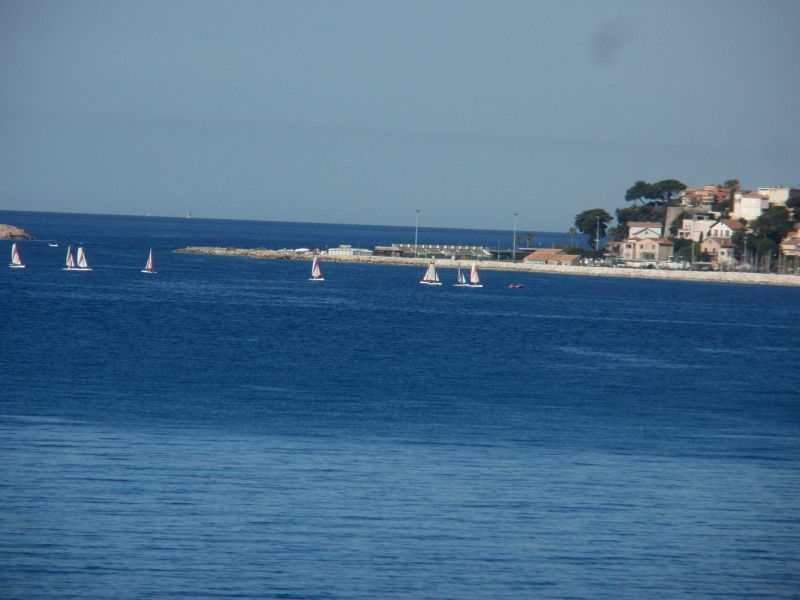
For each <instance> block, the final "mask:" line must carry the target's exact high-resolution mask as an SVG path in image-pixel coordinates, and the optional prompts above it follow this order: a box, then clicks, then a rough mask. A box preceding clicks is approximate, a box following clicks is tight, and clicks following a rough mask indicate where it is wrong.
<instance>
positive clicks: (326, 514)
mask: <svg viewBox="0 0 800 600" xmlns="http://www.w3.org/2000/svg"><path fill="white" fill-rule="evenodd" d="M0 223H8V224H13V225H17V226H20V227H23V228H24V229H27V230H29V231H31V232H32V233H34V234H35V235H36V236H37V237H38V238H39V241H33V242H22V243H21V244H20V249H21V252H22V256H23V258H24V259H25V261H26V262H27V263H28V265H29V267H28V268H27V269H25V270H12V269H8V268H6V267H5V266H3V267H2V271H1V272H0V308H2V317H3V318H2V321H0V323H1V324H0V343H1V344H2V346H1V347H0V349H1V350H2V351H1V352H0V597H2V598H19V599H37V598H89V599H105V598H112V597H113V598H164V597H166V598H172V597H190V598H227V597H230V598H290V599H301V598H358V599H381V598H404V599H405V598H437V599H438V598H452V599H470V598H491V599H496V598H614V599H618V598H623V599H624V598H631V599H634V598H636V599H639V598H748V599H749V598H798V597H800V368H798V350H799V349H800V319H799V318H798V315H799V314H800V311H799V310H798V307H799V306H800V288H782V287H759V286H746V285H722V284H711V283H694V282H692V283H690V282H672V281H647V280H632V279H606V278H591V277H574V276H573V277H570V276H559V275H546V274H520V273H510V272H495V271H489V270H484V271H482V278H483V280H484V284H485V287H484V288H483V289H465V288H455V287H453V286H450V285H443V286H441V287H438V288H436V287H429V286H421V285H419V283H418V281H419V279H420V277H421V275H422V273H421V270H420V269H417V268H413V267H392V266H382V265H374V266H370V265H355V264H344V263H323V268H324V269H325V277H326V280H325V282H324V283H312V282H309V281H308V275H309V269H310V265H309V264H307V263H305V262H300V261H257V260H250V259H245V258H229V257H208V256H198V255H185V254H174V253H173V252H172V251H173V250H174V249H176V248H179V247H182V246H186V245H220V246H238V247H256V246H262V247H271V248H280V247H317V248H324V247H326V246H335V245H338V244H352V245H354V246H357V245H358V246H363V247H371V246H372V245H374V244H383V243H391V242H413V234H414V232H413V228H411V229H410V228H392V227H372V226H353V225H320V224H298V223H270V222H247V221H223V220H205V219H166V218H154V217H150V218H146V217H119V216H98V215H79V214H47V213H29V212H4V211H0ZM503 235H505V236H506V238H507V239H508V242H510V235H508V234H507V233H504V232H492V231H466V230H445V229H442V230H431V229H421V230H420V232H419V242H420V243H437V242H442V243H468V244H486V245H491V246H495V245H497V244H498V243H500V244H501V245H503V246H506V247H507V246H508V245H509V243H504V242H503V241H502V239H500V238H502V236H503ZM548 236H550V237H548ZM556 238H558V234H544V233H542V234H537V236H536V239H537V240H538V241H539V242H540V243H544V244H545V245H549V244H548V240H550V239H552V240H556ZM498 240H500V241H498ZM47 241H52V242H53V243H58V244H59V247H57V248H53V247H50V246H49V245H48V243H47ZM559 241H560V240H559ZM68 244H72V245H73V248H74V246H75V245H77V244H83V246H84V248H85V249H86V252H87V255H88V258H89V261H90V263H92V265H93V267H94V270H93V271H92V272H89V273H74V272H64V271H62V270H61V267H62V264H63V261H64V254H65V252H66V246H67V245H68ZM10 246H11V243H10V242H7V241H3V242H0V252H2V253H4V255H5V256H6V257H8V256H9V252H10ZM151 247H152V248H153V251H154V254H155V260H156V268H157V270H158V274H157V275H154V276H148V275H144V274H142V273H140V270H141V269H142V268H143V266H144V264H145V261H146V258H147V252H148V250H149V248H151ZM6 260H7V259H6ZM440 275H441V276H442V277H443V279H444V280H445V282H446V283H450V282H451V280H453V279H454V277H455V274H454V273H452V272H450V271H448V270H444V271H443V272H441V273H440ZM512 281H515V282H519V283H522V284H524V286H525V287H524V288H521V289H508V288H507V287H506V286H507V284H508V283H510V282H512Z"/></svg>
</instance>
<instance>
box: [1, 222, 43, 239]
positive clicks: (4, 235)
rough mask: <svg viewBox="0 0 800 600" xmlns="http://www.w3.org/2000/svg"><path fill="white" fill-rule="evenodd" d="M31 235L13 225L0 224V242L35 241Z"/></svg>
mask: <svg viewBox="0 0 800 600" xmlns="http://www.w3.org/2000/svg"><path fill="white" fill-rule="evenodd" d="M35 239H36V237H35V236H34V235H33V234H30V233H28V232H27V231H25V230H24V229H20V228H19V227H14V226H13V225H3V224H2V223H0V240H35Z"/></svg>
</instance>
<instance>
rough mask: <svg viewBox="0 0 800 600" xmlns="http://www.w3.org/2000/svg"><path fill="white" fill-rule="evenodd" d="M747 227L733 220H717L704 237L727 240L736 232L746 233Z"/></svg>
mask: <svg viewBox="0 0 800 600" xmlns="http://www.w3.org/2000/svg"><path fill="white" fill-rule="evenodd" d="M746 230H747V227H746V226H745V225H742V224H741V223H739V221H734V220H733V219H719V220H718V221H715V222H714V223H713V224H712V225H711V227H710V228H709V230H708V234H707V236H706V237H709V238H716V239H723V240H729V239H731V238H732V237H733V234H734V233H736V232H737V231H746Z"/></svg>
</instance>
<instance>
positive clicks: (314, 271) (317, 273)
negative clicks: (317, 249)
mask: <svg viewBox="0 0 800 600" xmlns="http://www.w3.org/2000/svg"><path fill="white" fill-rule="evenodd" d="M308 280H309V281H325V278H324V277H323V276H322V269H321V268H320V266H319V258H317V257H316V256H315V257H314V260H313V261H312V263H311V277H309V278H308Z"/></svg>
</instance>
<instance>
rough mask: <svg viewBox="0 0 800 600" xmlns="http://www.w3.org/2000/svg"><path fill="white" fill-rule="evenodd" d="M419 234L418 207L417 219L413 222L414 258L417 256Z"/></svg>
mask: <svg viewBox="0 0 800 600" xmlns="http://www.w3.org/2000/svg"><path fill="white" fill-rule="evenodd" d="M418 234H419V209H417V220H416V221H415V222H414V257H415V258H416V257H417V256H419V251H418V250H417V239H418V237H417V236H418Z"/></svg>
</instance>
